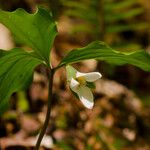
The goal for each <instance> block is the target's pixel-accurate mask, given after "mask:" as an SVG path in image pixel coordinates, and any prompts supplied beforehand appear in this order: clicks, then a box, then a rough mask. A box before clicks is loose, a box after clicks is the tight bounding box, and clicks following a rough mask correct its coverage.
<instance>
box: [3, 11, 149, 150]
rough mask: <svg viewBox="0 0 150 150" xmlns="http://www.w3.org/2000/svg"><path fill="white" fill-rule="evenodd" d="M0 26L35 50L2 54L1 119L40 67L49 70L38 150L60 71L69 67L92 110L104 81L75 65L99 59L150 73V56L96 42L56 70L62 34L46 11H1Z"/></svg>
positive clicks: (73, 88)
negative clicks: (98, 83) (56, 51)
mask: <svg viewBox="0 0 150 150" xmlns="http://www.w3.org/2000/svg"><path fill="white" fill-rule="evenodd" d="M0 23H2V24H3V25H5V26H6V27H7V28H8V29H9V30H10V31H11V32H12V35H13V36H14V38H15V39H16V40H17V41H19V42H20V43H21V44H23V45H26V46H28V47H30V49H31V50H30V51H28V50H25V49H23V48H19V47H18V48H13V49H11V50H9V51H5V50H0V115H2V114H3V113H4V112H5V111H6V110H7V109H8V106H9V99H10V96H11V94H12V93H14V92H17V91H19V90H24V89H25V88H27V87H28V86H29V85H30V84H31V82H32V77H33V71H34V68H35V67H36V66H38V65H39V64H43V65H45V66H46V68H47V70H48V80H49V89H48V90H49V95H48V104H47V113H46V118H45V122H44V125H43V127H42V129H41V131H40V134H39V136H38V140H37V143H36V146H35V150H38V149H39V147H40V143H41V141H42V138H43V136H44V134H45V131H46V128H47V126H48V123H49V119H50V112H51V102H52V87H53V78H54V74H55V72H56V71H57V70H58V69H59V68H61V67H66V72H67V80H68V84H69V87H70V89H71V91H72V93H74V94H75V95H76V96H77V97H78V98H79V99H80V100H81V102H82V103H83V105H84V106H85V107H87V108H89V109H91V108H93V105H94V102H93V99H94V98H93V94H92V92H91V88H92V87H93V86H94V83H93V82H94V81H96V80H98V79H99V78H101V74H100V73H98V72H91V73H81V72H78V71H77V70H76V69H75V68H73V67H72V66H71V65H72V64H74V63H77V62H81V61H83V60H87V59H95V60H97V61H106V62H107V63H111V64H115V65H124V64H131V65H134V66H136V67H139V68H141V69H143V70H145V71H150V55H149V54H148V53H146V52H145V51H143V50H138V51H134V52H121V51H116V50H114V49H112V48H111V47H109V46H108V45H107V44H106V43H104V42H101V41H94V42H92V43H90V44H89V45H87V46H85V47H82V48H78V49H73V50H71V51H70V52H69V53H68V54H66V56H65V57H64V58H63V59H62V60H61V62H60V63H59V65H58V66H56V67H55V68H52V67H51V65H50V64H51V63H50V62H51V60H50V54H51V53H50V52H51V49H52V46H53V41H54V39H55V37H56V35H57V34H58V32H57V27H56V23H55V21H54V20H53V17H52V14H51V13H50V12H48V11H47V10H45V9H43V8H39V9H37V11H36V12H35V13H34V14H30V13H28V12H26V11H25V10H23V9H17V10H16V11H13V12H8V11H3V10H0Z"/></svg>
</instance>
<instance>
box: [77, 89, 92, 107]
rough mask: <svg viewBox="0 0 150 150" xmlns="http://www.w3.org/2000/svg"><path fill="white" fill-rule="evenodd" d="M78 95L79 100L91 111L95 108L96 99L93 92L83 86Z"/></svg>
mask: <svg viewBox="0 0 150 150" xmlns="http://www.w3.org/2000/svg"><path fill="white" fill-rule="evenodd" d="M77 94H78V96H79V99H80V100H81V102H82V103H83V105H84V106H85V107H87V108H89V109H92V108H93V106H94V100H93V99H94V98H93V94H92V92H91V90H90V89H89V88H88V87H86V86H81V87H79V89H78V90H77Z"/></svg>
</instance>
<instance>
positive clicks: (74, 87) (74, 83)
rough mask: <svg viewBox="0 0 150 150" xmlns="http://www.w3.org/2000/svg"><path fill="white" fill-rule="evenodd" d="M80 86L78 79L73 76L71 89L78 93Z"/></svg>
mask: <svg viewBox="0 0 150 150" xmlns="http://www.w3.org/2000/svg"><path fill="white" fill-rule="evenodd" d="M78 87H79V82H78V81H76V80H75V79H74V78H71V81H70V88H71V90H73V91H74V92H76V93H77V90H78Z"/></svg>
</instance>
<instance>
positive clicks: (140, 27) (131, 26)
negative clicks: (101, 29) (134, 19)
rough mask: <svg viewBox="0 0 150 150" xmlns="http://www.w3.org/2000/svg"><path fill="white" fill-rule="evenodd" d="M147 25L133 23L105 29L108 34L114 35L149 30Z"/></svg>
mask: <svg viewBox="0 0 150 150" xmlns="http://www.w3.org/2000/svg"><path fill="white" fill-rule="evenodd" d="M149 26H150V25H149V24H148V23H144V22H142V23H139V22H138V23H134V24H118V25H109V26H107V28H106V32H108V33H115V32H123V31H130V30H133V31H136V30H143V29H149Z"/></svg>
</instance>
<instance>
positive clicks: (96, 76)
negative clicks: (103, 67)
mask: <svg viewBox="0 0 150 150" xmlns="http://www.w3.org/2000/svg"><path fill="white" fill-rule="evenodd" d="M76 77H77V78H78V77H84V78H85V79H86V81H88V82H94V81H96V80H97V79H99V78H101V77H102V75H101V74H100V73H99V72H90V73H81V72H77V74H76Z"/></svg>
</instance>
